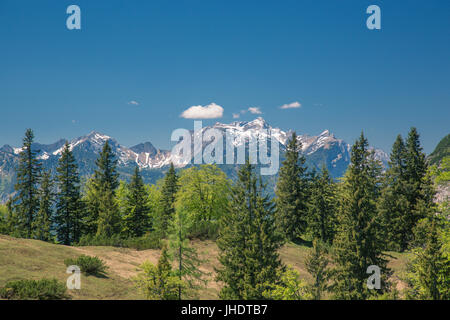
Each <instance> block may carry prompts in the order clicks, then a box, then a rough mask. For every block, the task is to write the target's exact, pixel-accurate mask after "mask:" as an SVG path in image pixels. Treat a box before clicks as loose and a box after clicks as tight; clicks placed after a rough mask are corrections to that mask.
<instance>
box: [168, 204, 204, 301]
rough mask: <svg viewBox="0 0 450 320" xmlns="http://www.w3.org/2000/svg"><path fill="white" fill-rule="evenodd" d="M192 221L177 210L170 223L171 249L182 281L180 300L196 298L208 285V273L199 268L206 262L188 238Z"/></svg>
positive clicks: (177, 272) (179, 290)
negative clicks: (199, 290)
mask: <svg viewBox="0 0 450 320" xmlns="http://www.w3.org/2000/svg"><path fill="white" fill-rule="evenodd" d="M191 224H192V221H190V220H189V217H188V215H187V213H186V212H184V211H183V210H177V211H176V212H175V216H174V218H173V219H172V220H171V222H170V227H169V230H170V235H169V240H170V248H171V249H172V252H173V257H174V260H175V262H176V272H175V274H177V275H178V277H179V280H180V282H179V283H180V285H179V288H178V299H179V300H181V299H182V298H189V299H192V298H195V297H197V291H198V289H200V288H201V287H203V286H204V285H206V280H205V276H206V273H205V272H203V271H202V270H200V268H199V266H200V264H201V263H202V262H204V261H203V260H202V259H200V257H199V256H198V253H197V250H196V249H195V248H194V247H192V246H191V245H190V243H189V239H188V237H187V235H188V230H189V229H190V228H191Z"/></svg>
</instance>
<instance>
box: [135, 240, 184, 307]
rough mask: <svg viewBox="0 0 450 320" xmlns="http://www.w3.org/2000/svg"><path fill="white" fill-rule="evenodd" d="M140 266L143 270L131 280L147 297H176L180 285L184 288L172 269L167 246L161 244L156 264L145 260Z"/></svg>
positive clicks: (153, 298)
mask: <svg viewBox="0 0 450 320" xmlns="http://www.w3.org/2000/svg"><path fill="white" fill-rule="evenodd" d="M141 268H142V269H143V272H142V273H140V274H138V276H137V277H135V278H134V279H133V280H134V282H135V283H136V286H137V287H138V288H139V289H141V291H143V293H144V294H145V296H146V297H147V299H151V300H176V299H178V290H179V288H180V287H181V288H184V283H183V282H181V281H180V280H179V278H178V277H177V276H176V275H175V273H174V271H173V270H172V266H171V263H170V259H169V253H168V250H167V246H163V248H162V251H161V255H160V257H159V260H158V264H157V265H156V266H154V265H153V264H151V263H150V262H149V261H146V262H144V263H143V264H142V265H141Z"/></svg>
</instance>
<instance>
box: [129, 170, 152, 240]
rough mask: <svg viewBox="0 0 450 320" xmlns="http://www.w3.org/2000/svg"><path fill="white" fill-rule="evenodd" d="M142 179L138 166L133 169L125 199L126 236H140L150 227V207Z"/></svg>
mask: <svg viewBox="0 0 450 320" xmlns="http://www.w3.org/2000/svg"><path fill="white" fill-rule="evenodd" d="M147 202H148V195H147V192H146V190H145V185H144V181H143V180H142V177H141V175H140V173H139V168H138V167H137V166H136V167H135V169H134V174H133V177H132V178H131V182H130V184H129V185H128V192H127V194H126V200H125V210H126V215H125V216H124V233H125V234H126V235H127V236H128V237H141V236H142V235H144V233H145V232H147V231H148V230H149V228H150V208H149V206H148V203H147Z"/></svg>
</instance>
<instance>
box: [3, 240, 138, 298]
mask: <svg viewBox="0 0 450 320" xmlns="http://www.w3.org/2000/svg"><path fill="white" fill-rule="evenodd" d="M80 255H81V253H80V252H78V251H77V250H76V249H74V248H72V247H66V246H62V245H54V244H49V243H46V242H42V241H37V240H25V239H16V238H11V237H6V236H0V286H3V285H5V284H6V282H8V281H11V280H21V279H33V280H38V279H42V278H56V279H58V280H60V281H63V282H64V283H65V282H66V280H67V277H68V276H69V275H68V274H66V268H67V267H66V266H65V264H64V260H65V259H67V258H71V257H78V256H80ZM69 294H70V295H71V296H72V298H73V299H139V298H142V297H141V296H140V295H139V294H138V292H137V291H136V290H135V289H134V287H133V283H132V281H131V280H129V279H126V278H122V277H120V276H118V275H116V274H114V273H108V275H107V278H97V277H93V276H84V275H81V290H69Z"/></svg>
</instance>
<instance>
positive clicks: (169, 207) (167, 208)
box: [156, 163, 179, 238]
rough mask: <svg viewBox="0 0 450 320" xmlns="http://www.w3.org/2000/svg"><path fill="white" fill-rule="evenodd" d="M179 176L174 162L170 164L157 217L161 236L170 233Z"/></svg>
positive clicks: (163, 236)
mask: <svg viewBox="0 0 450 320" xmlns="http://www.w3.org/2000/svg"><path fill="white" fill-rule="evenodd" d="M178 189H179V186H178V176H177V174H176V172H175V168H174V166H173V163H171V164H170V168H169V171H168V172H167V173H166V176H165V177H164V182H163V185H162V188H161V198H160V200H159V202H160V203H159V209H160V210H159V212H158V213H157V217H156V224H157V225H156V229H157V232H158V233H159V235H160V236H161V238H165V237H167V235H168V231H169V223H170V220H171V219H172V218H173V216H174V214H175V199H176V194H177V192H178Z"/></svg>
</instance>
